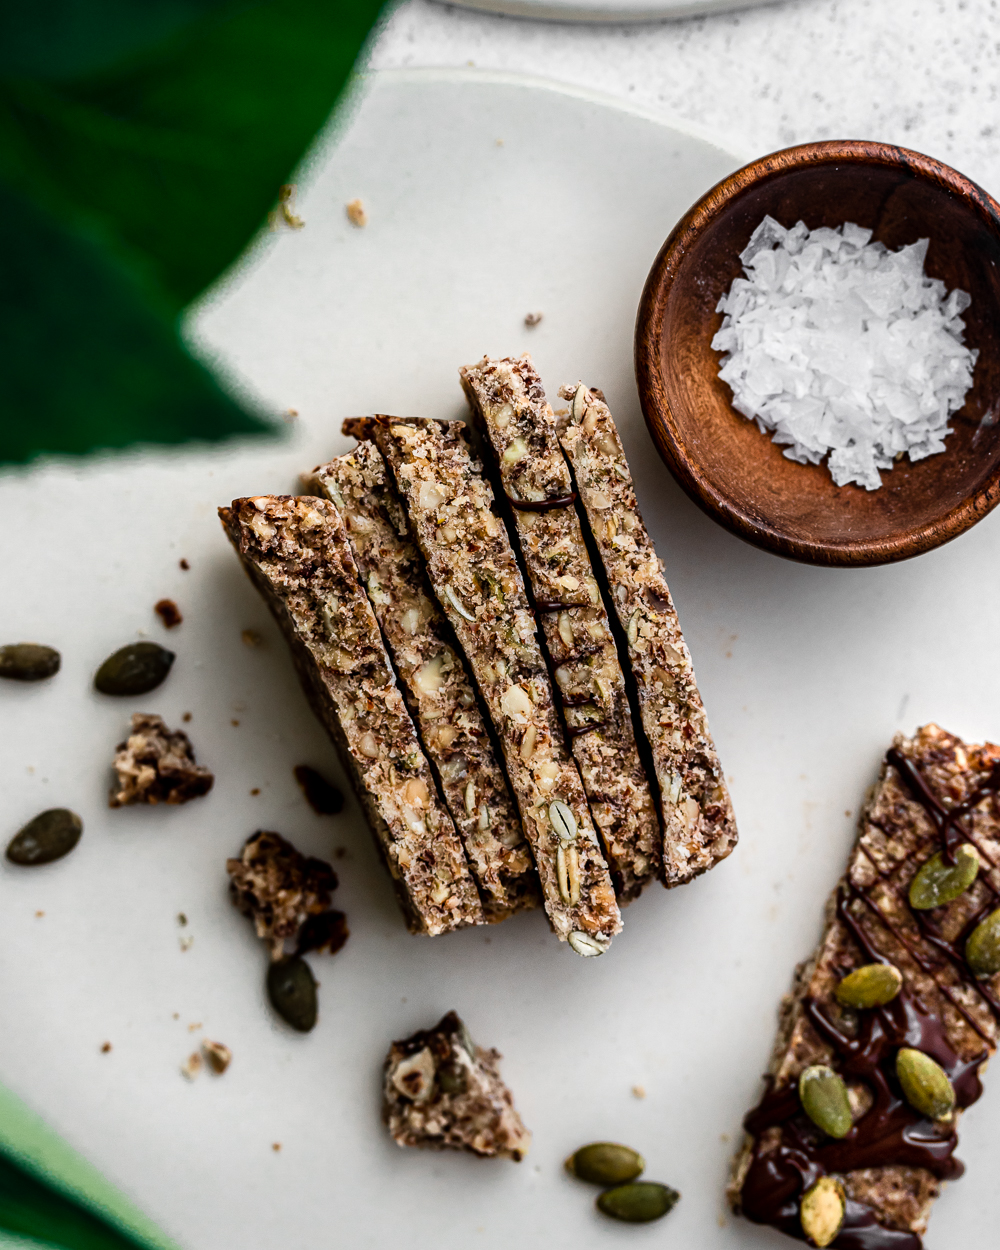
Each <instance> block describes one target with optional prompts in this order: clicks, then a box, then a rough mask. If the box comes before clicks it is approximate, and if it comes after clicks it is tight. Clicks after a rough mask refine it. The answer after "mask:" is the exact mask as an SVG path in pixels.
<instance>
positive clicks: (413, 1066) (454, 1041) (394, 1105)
mask: <svg viewBox="0 0 1000 1250" xmlns="http://www.w3.org/2000/svg"><path fill="white" fill-rule="evenodd" d="M500 1058H501V1056H500V1055H499V1054H498V1053H497V1052H496V1051H495V1050H483V1049H482V1048H481V1047H479V1046H475V1045H474V1044H473V1042H472V1039H471V1038H470V1037H469V1034H468V1030H467V1029H466V1027H465V1025H464V1024H463V1023H462V1021H461V1020H460V1019H459V1018H458V1016H457V1015H456V1014H455V1013H454V1012H453V1011H449V1012H448V1014H447V1015H446V1016H445V1017H444V1018H443V1019H442V1020H440V1021H439V1022H438V1023H437V1024H436V1025H435V1026H434V1028H433V1029H427V1030H426V1031H421V1032H419V1033H414V1034H413V1036H412V1037H408V1038H406V1039H405V1040H404V1041H401V1042H394V1043H393V1044H392V1048H391V1050H390V1051H389V1057H388V1058H387V1059H386V1063H385V1083H384V1087H383V1088H384V1102H383V1109H382V1117H383V1119H384V1121H385V1123H386V1125H387V1127H388V1129H389V1132H390V1133H391V1134H392V1136H393V1138H394V1140H395V1141H396V1144H397V1145H399V1146H423V1147H427V1148H430V1149H432V1150H467V1151H469V1152H471V1153H472V1154H476V1155H479V1156H480V1157H482V1158H496V1157H502V1158H506V1159H513V1160H515V1162H519V1161H520V1160H521V1159H523V1158H524V1156H525V1155H526V1154H527V1153H528V1147H529V1146H530V1145H531V1134H530V1133H529V1132H528V1130H527V1129H526V1128H525V1127H524V1125H523V1124H522V1123H521V1117H520V1116H519V1115H518V1114H517V1112H516V1111H515V1110H514V1099H513V1097H512V1096H511V1093H510V1090H508V1089H507V1087H506V1085H504V1083H503V1081H502V1080H501V1079H500V1070H499V1061H500Z"/></svg>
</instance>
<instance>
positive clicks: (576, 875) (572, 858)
mask: <svg viewBox="0 0 1000 1250" xmlns="http://www.w3.org/2000/svg"><path fill="white" fill-rule="evenodd" d="M556 876H557V878H558V881H559V897H560V898H561V899H562V901H563V902H564V903H568V904H569V905H570V907H575V906H576V905H577V903H579V901H580V852H579V851H578V850H577V849H576V847H575V846H573V845H570V846H566V845H564V844H563V843H560V844H559V850H558V851H557V852H556Z"/></svg>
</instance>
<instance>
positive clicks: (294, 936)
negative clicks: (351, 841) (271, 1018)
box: [226, 832, 347, 960]
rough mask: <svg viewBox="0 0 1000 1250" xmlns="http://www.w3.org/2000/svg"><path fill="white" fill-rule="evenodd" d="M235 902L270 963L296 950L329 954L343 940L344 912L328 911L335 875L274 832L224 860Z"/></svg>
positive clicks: (249, 842)
mask: <svg viewBox="0 0 1000 1250" xmlns="http://www.w3.org/2000/svg"><path fill="white" fill-rule="evenodd" d="M226 871H227V872H228V873H229V878H230V882H229V885H230V891H231V893H232V898H233V902H234V903H235V904H236V906H237V907H238V908H239V910H240V911H241V912H243V914H244V915H245V916H249V917H250V919H251V920H252V921H253V922H254V928H255V929H256V930H257V936H258V937H259V938H263V939H264V941H265V942H267V943H268V945H269V946H270V948H271V958H272V960H279V959H283V958H284V957H285V956H286V955H287V954H289V953H290V952H292V951H294V952H295V953H296V954H302V952H303V951H310V950H324V949H325V950H328V951H329V952H330V954H331V955H332V954H335V953H336V952H337V951H338V950H340V948H341V947H342V946H343V945H344V943H345V942H346V941H347V926H346V923H345V918H344V914H343V912H339V911H332V910H331V902H332V900H331V897H330V896H331V893H332V891H333V890H335V889H336V888H337V874H336V873H335V872H334V871H333V869H332V868H331V867H330V865H329V864H328V863H326V862H325V861H324V860H322V859H315V858H314V857H312V856H309V857H308V858H307V857H306V856H305V855H302V854H301V853H300V852H299V851H297V850H296V849H295V847H294V846H292V844H291V843H290V842H287V841H286V840H285V839H284V838H283V837H282V836H281V835H280V834H278V833H266V832H260V833H255V834H254V835H253V837H252V838H248V839H247V841H246V845H245V846H244V847H243V854H242V855H241V857H240V858H239V859H230V860H227V861H226Z"/></svg>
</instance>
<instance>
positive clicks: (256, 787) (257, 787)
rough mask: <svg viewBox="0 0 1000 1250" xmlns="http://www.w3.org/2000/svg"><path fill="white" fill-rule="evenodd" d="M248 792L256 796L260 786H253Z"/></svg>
mask: <svg viewBox="0 0 1000 1250" xmlns="http://www.w3.org/2000/svg"><path fill="white" fill-rule="evenodd" d="M250 793H251V794H252V795H254V796H255V797H256V796H257V795H258V794H260V786H254V788H253V789H252V790H251V791H250Z"/></svg>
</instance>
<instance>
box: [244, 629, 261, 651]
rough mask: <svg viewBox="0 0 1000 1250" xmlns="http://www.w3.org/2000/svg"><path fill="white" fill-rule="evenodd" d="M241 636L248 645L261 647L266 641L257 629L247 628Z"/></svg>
mask: <svg viewBox="0 0 1000 1250" xmlns="http://www.w3.org/2000/svg"><path fill="white" fill-rule="evenodd" d="M240 637H241V638H242V639H243V645H244V646H247V647H259V646H260V644H261V643H262V642H263V641H264V640H263V639H262V638H261V636H260V634H258V633H257V631H256V630H255V629H245V630H244V631H243V633H242V634H240Z"/></svg>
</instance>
